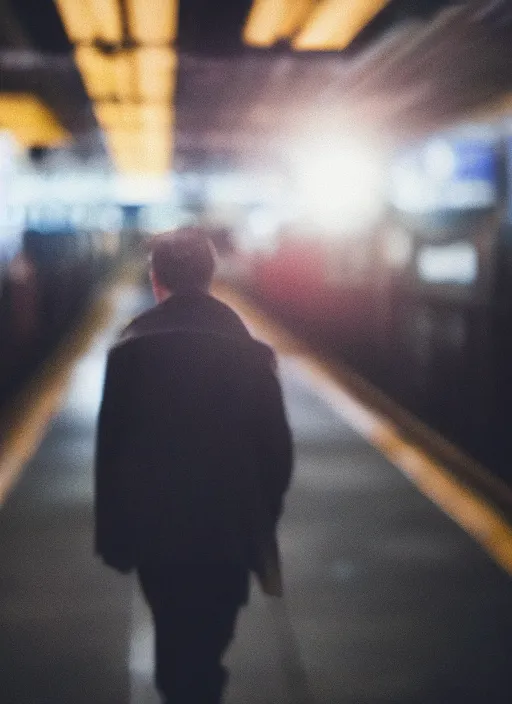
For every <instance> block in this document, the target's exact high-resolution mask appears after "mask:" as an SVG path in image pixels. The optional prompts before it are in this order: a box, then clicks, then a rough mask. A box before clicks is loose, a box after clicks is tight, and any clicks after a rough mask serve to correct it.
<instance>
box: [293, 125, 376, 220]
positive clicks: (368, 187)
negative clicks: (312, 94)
mask: <svg viewBox="0 0 512 704" xmlns="http://www.w3.org/2000/svg"><path fill="white" fill-rule="evenodd" d="M294 161H295V164H294V167H295V171H294V174H293V175H294V177H295V184H296V187H297V194H296V195H297V207H298V209H299V210H300V211H301V214H302V216H303V217H305V218H306V219H307V220H308V221H312V222H313V223H314V224H315V225H317V226H318V227H320V228H322V229H324V230H328V231H336V232H338V233H343V232H347V233H356V232H358V231H361V230H365V229H367V228H368V227H371V225H372V224H374V223H376V222H377V221H378V219H379V217H380V216H381V215H382V213H383V211H384V208H385V202H386V199H385V189H384V176H385V167H384V158H383V155H382V153H381V151H380V150H379V149H378V148H377V147H375V146H374V145H373V144H371V142H370V141H369V140H368V141H359V140H357V139H354V140H353V139H348V138H343V139H340V138H333V139H330V140H324V141H323V142H322V144H320V145H316V146H315V145H310V146H309V147H305V148H304V149H303V150H301V152H298V153H297V158H296V160H294Z"/></svg>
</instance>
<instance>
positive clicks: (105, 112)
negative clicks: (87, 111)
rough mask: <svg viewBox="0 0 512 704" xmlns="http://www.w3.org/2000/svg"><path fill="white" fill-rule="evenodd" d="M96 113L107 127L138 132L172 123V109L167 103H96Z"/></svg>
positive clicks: (169, 126)
mask: <svg viewBox="0 0 512 704" xmlns="http://www.w3.org/2000/svg"><path fill="white" fill-rule="evenodd" d="M94 113H95V115H96V118H97V120H98V122H99V124H100V125H101V126H102V127H103V128H105V129H107V130H108V129H114V128H119V129H122V130H132V131H134V132H137V131H139V130H146V129H155V130H159V129H167V130H169V131H170V129H171V125H172V110H171V108H170V107H169V106H167V105H139V104H132V103H96V104H95V105H94Z"/></svg>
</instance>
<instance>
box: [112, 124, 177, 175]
mask: <svg viewBox="0 0 512 704" xmlns="http://www.w3.org/2000/svg"><path fill="white" fill-rule="evenodd" d="M105 138H106V142H107V148H108V150H109V152H110V154H111V156H112V160H113V162H114V164H115V167H116V169H117V170H118V171H119V172H121V173H125V174H126V173H131V174H144V173H145V174H164V173H166V172H167V171H168V170H169V168H170V154H171V133H170V131H169V130H166V129H160V130H151V131H149V130H148V131H140V132H135V133H134V132H133V131H131V130H123V129H111V130H108V131H107V132H106V133H105Z"/></svg>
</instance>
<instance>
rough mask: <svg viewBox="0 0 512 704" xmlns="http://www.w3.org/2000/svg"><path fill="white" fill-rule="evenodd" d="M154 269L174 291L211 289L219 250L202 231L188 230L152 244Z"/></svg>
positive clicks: (155, 238) (164, 237) (167, 233)
mask: <svg viewBox="0 0 512 704" xmlns="http://www.w3.org/2000/svg"><path fill="white" fill-rule="evenodd" d="M151 268H152V269H153V274H154V276H155V278H156V280H157V281H158V283H159V284H161V285H162V286H165V287H166V288H168V289H169V290H170V291H179V290H184V289H204V288H208V287H209V286H210V284H211V282H212V279H213V275H214V273H215V249H214V246H213V243H212V242H211V240H209V239H208V237H206V236H205V235H204V233H203V232H202V231H201V230H200V229H199V228H193V227H184V228H180V229H179V230H176V231H175V232H166V233H163V234H160V235H156V236H155V237H153V239H152V241H151Z"/></svg>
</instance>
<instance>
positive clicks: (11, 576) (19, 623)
mask: <svg viewBox="0 0 512 704" xmlns="http://www.w3.org/2000/svg"><path fill="white" fill-rule="evenodd" d="M142 305H147V298H146V297H145V295H142V294H140V293H139V292H138V291H137V290H136V289H130V288H128V289H126V288H125V289H123V290H122V291H121V292H120V296H119V299H118V307H117V310H118V312H117V316H116V318H115V320H114V321H113V322H112V325H111V326H110V328H109V330H107V331H106V332H105V335H104V336H103V338H102V339H101V340H100V341H99V342H98V343H97V344H96V345H95V346H94V348H93V349H92V350H91V352H90V354H89V355H88V356H87V357H86V358H85V359H84V360H83V361H82V362H81V363H80V364H79V365H78V367H77V369H76V372H75V374H74V377H73V382H72V384H71V387H70V390H69V394H68V401H67V404H66V406H65V407H64V408H63V410H62V413H61V414H60V415H59V417H58V418H57V419H56V421H55V423H54V425H53V427H52V429H51V431H50V433H49V434H48V436H47V438H46V440H45V442H44V443H43V445H42V447H41V448H40V450H39V452H38V453H37V454H36V456H35V457H34V459H33V461H32V462H31V464H30V466H29V467H28V468H27V470H26V472H25V473H24V475H23V478H22V480H21V482H20V483H19V485H18V487H17V488H16V490H15V491H14V492H13V494H12V496H11V497H10V499H9V500H8V502H7V505H6V506H5V508H4V509H3V511H2V513H1V515H0V523H1V527H0V545H1V549H2V560H1V563H0V598H1V599H2V609H1V615H0V659H1V663H2V665H1V671H0V692H1V696H0V701H1V702H2V704H29V703H30V704H35V703H37V704H39V703H41V704H61V703H62V704H64V702H65V703H66V704H70V702H73V703H74V704H77V703H78V704H86V703H87V704H90V703H91V702H94V703H95V704H107V702H109V704H110V703H113V702H116V703H117V702H119V703H121V702H126V701H128V699H129V698H131V702H132V704H153V703H154V704H156V703H157V702H158V698H157V696H156V694H155V692H154V690H153V685H152V632H151V624H150V621H149V615H148V612H147V610H146V608H145V606H144V604H143V603H142V601H141V599H140V596H139V595H138V592H137V589H136V588H135V587H134V584H133V580H131V579H129V578H128V579H127V578H120V577H117V576H116V575H115V574H113V573H111V572H110V571H109V570H106V569H104V568H103V566H102V565H101V564H98V562H97V561H96V560H95V559H94V558H93V557H92V555H91V551H90V548H91V529H92V516H91V499H92V481H91V479H92V469H91V465H92V445H93V433H94V420H95V415H96V410H97V404H98V400H99V394H100V390H101V383H102V375H103V364H104V354H105V350H106V347H107V345H108V344H109V343H110V342H111V340H112V339H113V336H114V332H115V330H116V329H118V328H119V326H120V325H121V324H122V321H124V320H126V319H127V318H128V317H129V316H130V315H133V312H134V311H135V310H137V309H138V308H140V306H142ZM280 363H281V372H282V379H283V384H284V389H285V396H286V401H287V406H288V411H289V415H290V420H291V423H292V427H293V431H294V435H295V441H296V450H297V452H296V454H297V466H296V474H295V479H294V483H293V487H292V490H291V491H290V493H289V496H288V500H287V507H286V513H285V516H284V519H283V522H282V527H281V544H282V549H283V554H284V568H285V579H286V588H287V600H288V608H289V613H290V617H291V622H292V625H293V628H294V631H295V634H296V636H297V639H298V642H299V647H300V657H301V660H302V662H303V664H304V667H305V669H306V672H307V676H308V680H309V683H310V686H311V689H312V693H313V699H314V701H315V702H316V704H383V703H384V702H386V703H389V704H458V703H459V702H460V703H461V704H462V702H464V704H477V703H478V704H507V703H508V702H509V701H510V693H511V692H512V674H511V669H512V668H510V662H511V656H512V589H511V588H510V587H511V585H510V581H509V579H508V577H507V576H506V575H505V574H504V573H503V572H502V571H500V569H499V568H498V567H496V566H495V565H494V564H493V563H492V562H491V561H490V559H489V558H488V557H487V556H486V554H485V553H484V552H483V551H482V550H481V548H480V547H478V546H477V545H476V544H475V543H474V542H473V541H472V540H471V539H470V538H469V537H468V536H467V535H466V534H465V533H464V532H463V531H462V530H461V529H460V528H459V527H458V526H456V525H455V524H454V523H453V522H452V521H451V520H450V519H448V518H447V517H446V516H445V515H444V514H442V513H441V512H440V511H439V510H438V509H437V508H436V507H434V506H433V505H432V504H431V503H430V502H429V501H428V500H427V499H426V498H425V497H423V496H422V495H421V494H420V493H418V491H417V490H416V489H415V488H414V487H413V486H412V485H410V484H409V483H408V481H407V480H406V479H405V478H404V477H403V475H402V474H401V473H400V472H399V471H398V470H397V469H395V468H394V467H393V466H392V465H391V464H390V463H389V462H388V461H387V460H386V459H384V458H383V457H382V456H381V455H379V453H378V452H377V451H376V450H374V449H373V448H371V447H369V446H368V444H367V443H366V442H365V441H364V440H362V439H361V438H360V437H359V436H358V435H357V434H356V433H355V432H354V431H352V430H351V429H350V428H349V426H348V425H347V424H346V423H345V421H344V420H343V418H342V417H341V416H340V414H338V413H335V411H333V410H332V408H331V407H330V406H329V405H328V404H327V403H326V402H325V401H324V400H323V399H322V397H321V395H320V394H319V392H317V391H316V389H315V388H313V387H312V385H311V381H307V380H306V379H305V378H304V377H303V375H302V374H301V370H300V367H299V366H298V364H297V363H296V361H295V360H294V359H293V357H282V358H281V362H280ZM283 647H284V646H283V642H282V638H281V635H280V631H279V629H278V628H277V627H276V623H275V619H274V616H273V610H272V604H269V603H268V602H267V601H266V600H265V599H264V598H263V597H262V596H261V595H260V594H259V593H258V591H257V589H256V588H255V589H254V590H253V598H252V600H251V603H250V605H249V607H248V608H247V609H246V610H245V611H244V613H243V614H242V617H241V619H240V622H239V625H238V630H237V636H236V639H235V642H234V643H233V645H232V647H231V649H230V651H229V653H228V656H227V661H228V663H229V665H230V669H231V673H232V676H231V680H230V685H229V689H228V692H227V697H226V704H237V703H240V702H243V703H244V704H271V703H272V704H275V703H276V702H279V703H282V704H292V702H293V703H294V704H298V701H299V699H298V694H297V692H296V691H293V687H294V681H293V680H292V679H290V677H289V676H287V670H286V668H285V664H286V658H285V654H284V653H283ZM127 663H128V665H129V667H128V668H127V667H126V664H127ZM127 670H129V678H128V672H127ZM128 679H130V681H131V697H130V696H129V694H128V691H129V682H128Z"/></svg>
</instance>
